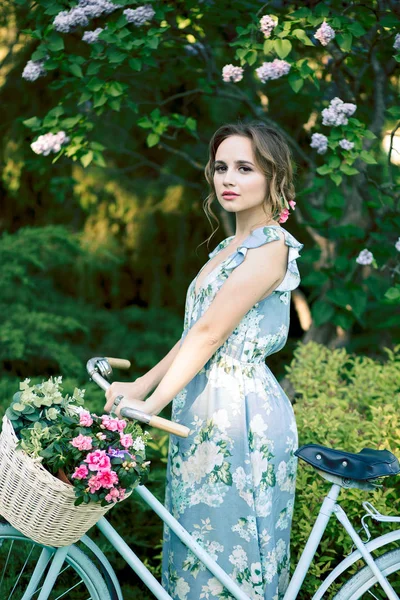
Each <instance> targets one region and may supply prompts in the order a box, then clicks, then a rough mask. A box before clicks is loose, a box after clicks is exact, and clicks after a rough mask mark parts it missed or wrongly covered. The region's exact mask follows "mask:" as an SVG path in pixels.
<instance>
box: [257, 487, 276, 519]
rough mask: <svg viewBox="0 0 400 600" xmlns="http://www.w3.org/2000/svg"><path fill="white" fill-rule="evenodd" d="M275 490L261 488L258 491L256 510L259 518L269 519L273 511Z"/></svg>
mask: <svg viewBox="0 0 400 600" xmlns="http://www.w3.org/2000/svg"><path fill="white" fill-rule="evenodd" d="M272 494H273V488H272V487H269V488H267V489H265V488H260V489H259V490H257V494H256V499H255V509H256V514H257V517H268V515H270V514H271V511H272Z"/></svg>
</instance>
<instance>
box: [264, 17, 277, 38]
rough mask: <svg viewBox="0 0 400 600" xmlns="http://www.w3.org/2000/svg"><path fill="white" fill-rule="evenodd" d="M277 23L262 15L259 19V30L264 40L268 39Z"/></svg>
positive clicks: (271, 18)
mask: <svg viewBox="0 0 400 600" xmlns="http://www.w3.org/2000/svg"><path fill="white" fill-rule="evenodd" d="M277 24H278V21H277V20H276V19H274V18H273V17H270V16H269V15H264V16H263V17H261V19H260V29H261V31H262V32H263V34H264V36H265V37H266V38H269V37H270V35H271V33H272V30H273V29H274V27H276V26H277Z"/></svg>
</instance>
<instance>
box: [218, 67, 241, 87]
mask: <svg viewBox="0 0 400 600" xmlns="http://www.w3.org/2000/svg"><path fill="white" fill-rule="evenodd" d="M222 79H223V81H225V82H227V83H228V82H229V81H232V82H233V83H237V82H238V81H241V80H242V79H243V68H242V67H235V66H234V65H231V64H229V65H225V66H224V67H223V69H222Z"/></svg>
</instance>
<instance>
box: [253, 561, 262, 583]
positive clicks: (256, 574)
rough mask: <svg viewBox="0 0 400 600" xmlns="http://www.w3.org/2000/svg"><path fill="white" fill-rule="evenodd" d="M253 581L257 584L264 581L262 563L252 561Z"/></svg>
mask: <svg viewBox="0 0 400 600" xmlns="http://www.w3.org/2000/svg"><path fill="white" fill-rule="evenodd" d="M250 573H251V581H252V582H253V583H254V584H255V585H257V584H259V583H261V582H262V572H261V563H259V562H256V563H252V564H251V566H250Z"/></svg>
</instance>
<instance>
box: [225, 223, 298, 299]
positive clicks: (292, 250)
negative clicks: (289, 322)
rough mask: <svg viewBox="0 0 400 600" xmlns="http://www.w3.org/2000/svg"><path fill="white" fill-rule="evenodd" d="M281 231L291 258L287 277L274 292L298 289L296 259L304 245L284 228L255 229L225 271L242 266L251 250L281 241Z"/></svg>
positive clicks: (238, 249) (289, 258)
mask: <svg viewBox="0 0 400 600" xmlns="http://www.w3.org/2000/svg"><path fill="white" fill-rule="evenodd" d="M279 231H282V233H283V235H284V237H285V244H286V245H287V246H288V247H289V256H288V265H287V269H286V274H285V277H284V278H283V281H282V282H281V283H280V284H279V286H278V287H277V288H276V289H275V290H274V291H275V292H290V291H291V290H294V289H296V288H297V287H298V285H299V284H300V273H299V269H298V267H297V262H296V259H297V258H299V257H300V251H301V250H302V248H303V247H304V244H302V243H301V242H299V241H298V240H296V238H295V237H294V236H293V235H292V234H291V233H289V232H288V231H286V229H284V228H283V227H270V226H267V227H260V228H258V229H255V230H254V231H253V233H252V234H251V235H250V236H249V237H248V238H246V240H245V241H244V242H243V245H241V246H239V247H238V248H237V252H236V253H235V254H234V255H233V256H232V258H231V260H230V261H228V264H226V265H225V269H227V270H230V269H234V268H235V267H237V266H238V265H239V264H241V263H242V262H243V260H244V258H245V256H246V254H247V251H248V250H249V249H251V248H258V247H259V246H262V245H263V244H268V243H269V242H274V241H276V240H279V238H280V234H279Z"/></svg>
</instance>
